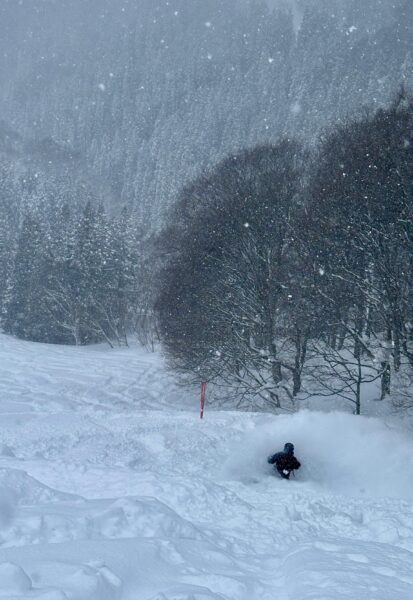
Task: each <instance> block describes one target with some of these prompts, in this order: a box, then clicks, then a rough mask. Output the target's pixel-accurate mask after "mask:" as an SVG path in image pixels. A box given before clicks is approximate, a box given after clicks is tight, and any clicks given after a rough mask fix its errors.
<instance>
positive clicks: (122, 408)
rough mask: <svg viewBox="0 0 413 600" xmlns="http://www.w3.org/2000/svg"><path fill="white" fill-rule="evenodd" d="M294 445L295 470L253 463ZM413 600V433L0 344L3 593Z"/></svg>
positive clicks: (100, 360)
mask: <svg viewBox="0 0 413 600" xmlns="http://www.w3.org/2000/svg"><path fill="white" fill-rule="evenodd" d="M286 441H292V442H294V443H295V445H296V451H297V455H298V457H299V458H300V459H301V460H302V462H303V465H304V466H303V468H302V470H301V471H300V472H299V473H298V474H297V477H296V479H295V480H293V481H290V482H285V481H281V480H279V479H278V478H276V477H274V476H273V475H272V474H271V471H270V470H269V467H268V465H267V463H266V456H267V455H268V454H269V453H271V452H274V451H275V450H277V449H279V448H280V447H281V446H282V445H283V444H284V442H286ZM4 598H6V599H10V600H11V599H12V598H16V599H19V600H22V599H27V600H29V599H34V598H36V599H41V600H64V599H70V600H114V599H119V600H120V599H122V600H213V599H215V600H218V599H220V600H224V599H225V600H275V599H276V600H341V599H346V598H351V599H352V600H411V599H412V598H413V439H412V437H411V436H409V435H408V434H407V433H404V432H403V430H402V429H398V428H397V426H396V425H394V424H393V425H392V426H389V425H388V424H387V425H385V424H383V423H382V422H381V421H379V420H375V419H368V418H365V417H353V416H351V415H348V414H341V413H329V414H323V413H311V412H301V413H298V414H296V415H291V416H281V417H275V416H271V415H265V414H243V413H235V412H213V411H211V410H208V408H207V412H206V418H205V420H204V421H200V419H199V415H198V398H197V397H196V396H195V395H193V394H190V393H189V392H187V391H186V392H185V391H184V390H181V389H179V388H178V387H176V386H175V385H174V382H173V379H172V377H171V375H169V374H167V372H166V371H165V369H164V367H163V364H162V361H161V360H160V358H159V357H158V356H157V355H155V354H148V353H146V352H145V351H143V350H142V349H139V348H136V347H135V348H131V349H118V350H109V349H107V348H106V347H104V346H102V347H93V348H82V349H77V348H63V347H60V346H47V345H41V344H30V343H24V342H21V341H17V340H14V339H12V338H10V337H6V336H0V599H4Z"/></svg>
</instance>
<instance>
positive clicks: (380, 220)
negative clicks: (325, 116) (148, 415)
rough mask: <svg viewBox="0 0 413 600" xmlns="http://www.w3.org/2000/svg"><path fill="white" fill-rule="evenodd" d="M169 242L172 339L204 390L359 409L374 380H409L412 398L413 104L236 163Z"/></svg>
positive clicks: (166, 330) (166, 318)
mask: <svg viewBox="0 0 413 600" xmlns="http://www.w3.org/2000/svg"><path fill="white" fill-rule="evenodd" d="M159 245H160V249H161V254H162V256H163V257H164V258H163V261H164V262H163V264H162V267H161V269H160V276H159V282H158V286H159V287H158V295H157V305H156V309H157V313H158V315H159V321H160V332H161V336H162V340H163V343H164V346H165V348H166V349H167V351H168V353H169V356H170V358H171V361H172V363H173V364H174V366H175V367H176V368H177V369H179V370H181V371H182V372H184V373H185V374H187V375H188V374H190V375H192V378H193V379H194V380H195V381H199V380H205V381H213V382H215V384H216V385H218V386H219V385H221V386H224V387H225V390H226V391H225V393H226V395H227V397H228V395H231V392H232V394H233V397H234V398H236V399H237V401H238V403H239V405H240V406H242V407H244V408H245V407H254V408H257V407H259V406H265V407H267V408H268V407H273V408H276V409H279V408H286V409H289V408H293V406H294V403H295V402H296V398H297V396H299V394H301V396H300V397H303V396H305V395H306V394H311V393H315V392H317V394H318V395H321V396H323V395H325V396H330V395H334V396H335V397H341V398H343V399H344V400H346V401H349V402H351V403H352V404H353V406H354V411H355V412H356V413H360V411H361V408H362V406H361V402H362V390H363V386H364V384H366V383H373V382H374V381H376V380H377V382H378V383H379V382H380V386H379V390H381V391H380V392H379V394H378V396H379V397H381V398H382V399H383V398H385V397H386V396H387V395H388V394H390V392H391V391H392V384H394V383H395V382H397V385H398V386H401V385H402V383H403V382H404V383H405V384H406V387H405V389H406V390H408V384H409V378H410V376H411V373H412V368H413V102H412V100H411V98H408V97H407V96H406V94H405V93H404V92H401V93H400V95H399V97H398V98H397V100H396V101H395V102H394V103H393V105H392V106H390V107H389V108H388V109H381V110H378V111H377V112H376V113H374V114H366V116H365V117H364V118H362V119H360V120H357V121H354V122H347V123H345V124H342V125H340V126H338V127H336V128H335V129H334V130H333V131H331V132H330V133H328V134H326V135H325V136H324V137H323V138H322V139H321V140H320V144H319V147H318V149H317V151H316V152H312V153H309V152H308V151H307V150H306V149H305V148H303V147H302V146H301V145H300V144H299V143H298V142H297V141H293V140H284V141H281V142H280V143H278V144H277V145H273V146H260V147H256V148H254V149H252V150H247V151H244V152H241V153H239V154H236V155H233V156H230V157H228V158H227V159H226V160H224V161H223V162H221V163H220V164H219V165H218V166H217V167H216V168H215V169H214V170H213V171H212V172H210V173H208V174H207V175H205V176H202V177H200V178H198V179H197V180H196V181H195V182H194V183H193V184H192V185H190V186H188V187H186V188H185V190H184V191H183V192H182V194H181V197H180V200H179V203H178V204H177V206H176V208H175V209H174V211H173V213H171V215H170V225H169V227H168V228H167V230H166V231H165V232H164V234H163V236H161V238H160V240H159ZM165 257H166V258H165ZM410 383H411V381H410ZM400 394H402V390H401V388H400ZM398 397H399V398H402V401H405V402H406V403H407V404H408V403H410V404H412V403H411V401H410V400H409V398H408V393H406V397H405V398H404V400H403V396H402V395H399V396H398Z"/></svg>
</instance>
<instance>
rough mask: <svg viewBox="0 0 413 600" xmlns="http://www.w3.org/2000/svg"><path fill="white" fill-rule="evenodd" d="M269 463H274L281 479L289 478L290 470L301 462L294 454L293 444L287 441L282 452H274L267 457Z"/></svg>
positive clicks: (298, 466)
mask: <svg viewBox="0 0 413 600" xmlns="http://www.w3.org/2000/svg"><path fill="white" fill-rule="evenodd" d="M268 462H269V463H270V465H274V468H275V469H277V471H278V474H279V475H280V477H282V478H283V479H290V475H291V473H292V471H295V470H296V469H299V468H300V467H301V463H300V462H299V461H298V460H297V459H296V457H295V456H294V444H291V443H290V442H287V443H286V444H285V446H284V450H283V451H282V452H276V453H275V454H273V455H272V456H269V457H268Z"/></svg>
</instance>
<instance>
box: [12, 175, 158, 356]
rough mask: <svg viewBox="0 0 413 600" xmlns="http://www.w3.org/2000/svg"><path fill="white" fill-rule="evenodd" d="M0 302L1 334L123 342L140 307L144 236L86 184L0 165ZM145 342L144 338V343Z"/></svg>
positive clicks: (137, 325)
mask: <svg viewBox="0 0 413 600" xmlns="http://www.w3.org/2000/svg"><path fill="white" fill-rule="evenodd" d="M0 200H1V202H0V220H1V239H0V306H1V323H2V327H3V330H4V331H5V332H6V333H9V334H12V335H15V336H17V337H19V338H22V339H26V340H32V341H37V342H50V343H59V344H76V345H80V344H90V343H95V342H101V341H107V342H108V343H109V344H111V345H112V344H114V343H115V344H119V345H123V344H127V335H128V333H130V332H132V331H134V330H135V331H136V330H137V329H139V331H140V332H143V330H144V329H145V327H146V325H147V323H146V319H147V316H148V315H147V311H146V310H145V311H142V306H143V302H144V296H145V293H146V292H145V288H144V287H143V286H142V277H143V273H144V271H145V269H146V268H147V263H146V262H145V260H144V259H143V251H142V248H143V235H142V232H141V231H140V229H139V226H138V223H137V219H136V217H135V215H134V214H133V213H130V212H129V211H128V210H126V209H124V210H123V211H122V212H121V213H120V214H118V215H117V216H110V215H108V214H107V213H106V211H105V209H104V207H103V205H102V204H101V203H100V202H99V201H98V199H97V198H95V197H93V194H91V193H90V191H88V190H86V189H85V188H82V187H79V188H78V189H74V188H73V186H70V183H69V182H67V181H65V180H60V181H53V180H51V181H48V183H47V185H46V184H45V181H44V180H43V178H42V177H39V175H38V174H35V175H30V174H28V173H27V172H23V173H21V174H20V175H19V176H17V175H16V171H15V169H11V168H7V167H6V166H5V165H3V167H2V168H1V169H0ZM144 341H145V340H144Z"/></svg>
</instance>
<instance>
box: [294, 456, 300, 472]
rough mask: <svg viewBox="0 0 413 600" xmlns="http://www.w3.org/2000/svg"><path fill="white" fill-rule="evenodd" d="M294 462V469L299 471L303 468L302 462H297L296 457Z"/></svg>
mask: <svg viewBox="0 0 413 600" xmlns="http://www.w3.org/2000/svg"><path fill="white" fill-rule="evenodd" d="M294 461H295V466H294V469H299V468H300V467H301V463H300V461H299V460H297V459H296V458H295V456H294Z"/></svg>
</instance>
